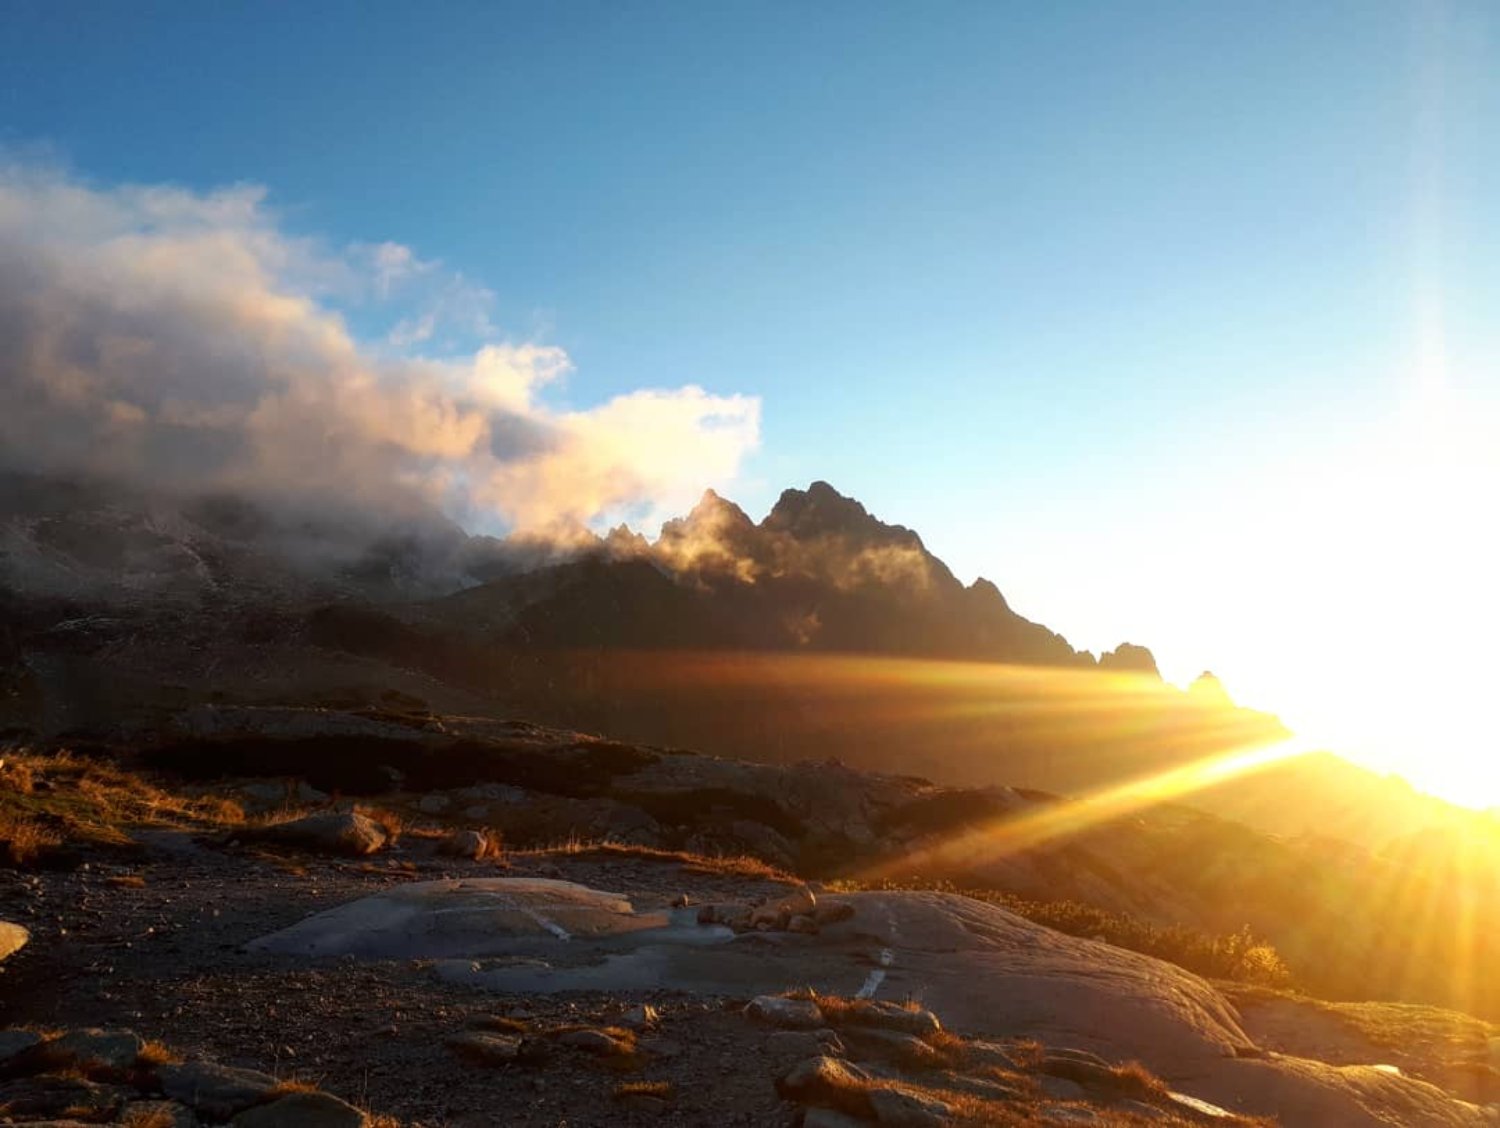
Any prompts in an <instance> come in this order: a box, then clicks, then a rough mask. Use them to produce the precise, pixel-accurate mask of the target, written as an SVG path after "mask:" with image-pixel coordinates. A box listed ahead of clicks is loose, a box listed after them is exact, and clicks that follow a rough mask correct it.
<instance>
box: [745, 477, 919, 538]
mask: <svg viewBox="0 0 1500 1128" xmlns="http://www.w3.org/2000/svg"><path fill="white" fill-rule="evenodd" d="M760 527H761V528H762V529H764V530H766V531H768V532H779V533H785V534H787V535H789V536H792V537H795V538H797V539H799V540H801V539H807V538H811V537H818V536H829V535H837V536H846V537H857V538H859V539H868V540H877V541H883V542H884V541H893V540H901V541H909V542H913V543H915V544H916V545H917V546H919V547H920V545H921V538H920V537H918V536H917V534H916V533H914V532H912V531H911V530H910V529H907V528H905V527H903V526H901V525H887V524H886V523H885V522H883V521H881V520H880V519H879V518H877V517H875V516H874V515H873V514H871V513H870V511H869V510H867V509H866V508H865V507H864V506H863V505H861V504H860V503H859V502H858V501H856V500H855V499H854V498H852V497H847V496H845V495H844V494H841V493H839V491H838V490H836V489H834V488H833V487H832V486H831V485H829V484H828V483H827V482H824V481H821V480H820V481H816V482H813V483H812V484H811V485H810V486H808V487H807V489H805V490H798V489H789V490H783V491H782V493H781V497H780V498H778V499H777V501H776V504H775V505H774V506H773V507H772V508H771V512H770V513H769V514H767V515H766V519H765V520H764V521H762V522H761V523H760Z"/></svg>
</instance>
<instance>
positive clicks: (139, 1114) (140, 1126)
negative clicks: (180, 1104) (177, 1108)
mask: <svg viewBox="0 0 1500 1128" xmlns="http://www.w3.org/2000/svg"><path fill="white" fill-rule="evenodd" d="M123 1116H124V1118H123V1119H122V1120H120V1121H119V1123H120V1124H123V1125H124V1126H125V1128H176V1124H177V1117H175V1116H174V1115H173V1114H172V1112H171V1110H170V1109H165V1108H157V1109H145V1110H142V1109H140V1108H132V1107H131V1106H130V1105H126V1106H125V1112H124V1114H123Z"/></svg>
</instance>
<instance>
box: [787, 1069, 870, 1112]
mask: <svg viewBox="0 0 1500 1128" xmlns="http://www.w3.org/2000/svg"><path fill="white" fill-rule="evenodd" d="M868 1081H869V1075H868V1074H867V1073H865V1072H864V1070H862V1069H859V1068H857V1067H855V1066H852V1065H846V1064H845V1063H843V1062H841V1061H839V1060H838V1059H837V1058H831V1057H828V1056H827V1055H821V1056H819V1057H813V1058H808V1059H806V1060H805V1061H802V1062H799V1063H798V1064H797V1065H795V1066H793V1067H792V1069H791V1072H789V1073H787V1074H786V1075H785V1076H784V1077H782V1078H781V1079H780V1080H779V1081H777V1082H776V1092H777V1093H778V1094H779V1095H780V1096H781V1098H782V1099H783V1100H789V1101H796V1102H797V1103H798V1104H806V1105H819V1106H821V1107H823V1108H831V1109H835V1110H836V1111H838V1112H847V1113H849V1114H850V1115H851V1116H861V1117H865V1118H866V1119H868V1118H870V1117H871V1116H872V1115H873V1114H874V1110H873V1108H872V1107H871V1105H870V1094H869V1093H868V1091H867V1090H866V1085H867V1083H868Z"/></svg>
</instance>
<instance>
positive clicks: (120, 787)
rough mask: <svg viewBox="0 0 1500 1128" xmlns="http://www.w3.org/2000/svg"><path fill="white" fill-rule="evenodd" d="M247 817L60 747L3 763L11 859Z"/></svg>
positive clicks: (24, 860)
mask: <svg viewBox="0 0 1500 1128" xmlns="http://www.w3.org/2000/svg"><path fill="white" fill-rule="evenodd" d="M244 819H245V814H244V811H243V810H242V809H241V808H240V806H239V805H238V804H237V803H234V802H232V801H231V800H228V799H226V798H224V797H223V796H217V795H213V796H194V795H187V794H183V793H180V792H174V791H168V790H166V789H165V788H163V787H162V786H160V785H159V784H158V783H157V782H156V781H154V780H153V779H151V778H149V777H148V776H145V775H143V774H141V773H138V772H131V771H126V770H124V769H122V768H120V767H118V766H117V765H114V764H111V763H107V762H105V761H102V760H95V759H91V758H88V757H83V756H78V755H74V754H73V753H71V752H68V751H65V750H64V751H54V752H35V751H31V750H27V749H22V750H19V751H12V752H8V753H7V754H6V755H5V758H4V760H3V762H0V844H3V845H0V850H3V852H4V855H5V856H6V857H7V860H8V861H9V862H10V863H11V864H13V865H26V864H28V863H30V862H33V861H35V860H37V859H38V858H39V857H40V856H42V855H43V854H44V853H45V852H46V851H47V850H49V849H51V848H53V847H56V846H59V845H62V844H64V843H70V842H77V843H83V844H89V845H100V846H125V845H129V844H130V842H131V838H130V829H131V828H132V827H179V828H192V829H219V828H224V827H229V826H238V825H240V824H242V823H243V822H244Z"/></svg>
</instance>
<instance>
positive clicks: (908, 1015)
mask: <svg viewBox="0 0 1500 1128" xmlns="http://www.w3.org/2000/svg"><path fill="white" fill-rule="evenodd" d="M841 1021H842V1022H843V1024H845V1025H848V1026H877V1027H881V1028H883V1029H886V1030H899V1031H901V1032H902V1033H904V1034H913V1035H915V1036H916V1037H918V1038H930V1037H931V1036H932V1035H934V1034H936V1033H938V1032H939V1031H940V1030H942V1028H943V1024H942V1023H941V1022H939V1021H938V1019H937V1015H935V1014H933V1013H932V1012H931V1011H930V1010H923V1009H922V1008H921V1007H915V1008H913V1007H905V1006H902V1005H901V1004H900V1003H891V1002H887V1001H886V1000H884V999H860V1000H859V1001H858V1002H857V1003H855V1004H854V1005H853V1006H851V1007H849V1008H848V1010H846V1011H845V1012H844V1015H843V1018H842V1020H841Z"/></svg>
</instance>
